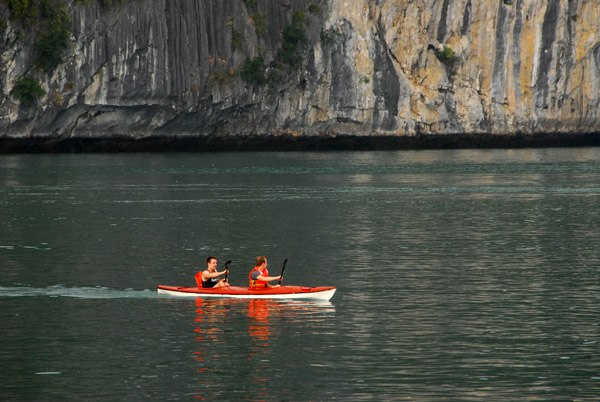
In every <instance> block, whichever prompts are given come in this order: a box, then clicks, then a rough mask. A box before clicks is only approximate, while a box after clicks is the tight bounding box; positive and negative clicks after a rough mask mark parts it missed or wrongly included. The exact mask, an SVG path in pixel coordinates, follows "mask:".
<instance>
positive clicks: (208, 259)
mask: <svg viewBox="0 0 600 402" xmlns="http://www.w3.org/2000/svg"><path fill="white" fill-rule="evenodd" d="M216 259H217V257H208V258H207V259H206V263H207V264H208V263H209V262H210V260H216Z"/></svg>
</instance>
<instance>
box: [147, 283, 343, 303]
mask: <svg viewBox="0 0 600 402" xmlns="http://www.w3.org/2000/svg"><path fill="white" fill-rule="evenodd" d="M157 291H158V293H160V294H167V295H172V296H183V297H228V298H235V299H295V300H298V299H313V300H329V299H331V298H332V297H333V294H334V293H335V291H336V288H335V287H333V286H315V287H306V286H277V287H272V288H244V287H241V286H223V287H220V288H197V287H193V288H186V287H180V286H164V285H158V288H157Z"/></svg>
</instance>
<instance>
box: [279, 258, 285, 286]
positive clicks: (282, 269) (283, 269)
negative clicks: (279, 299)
mask: <svg viewBox="0 0 600 402" xmlns="http://www.w3.org/2000/svg"><path fill="white" fill-rule="evenodd" d="M286 262H287V258H286V259H285V261H284V262H283V268H281V275H280V278H279V284H280V285H281V279H282V277H283V271H285V264H286Z"/></svg>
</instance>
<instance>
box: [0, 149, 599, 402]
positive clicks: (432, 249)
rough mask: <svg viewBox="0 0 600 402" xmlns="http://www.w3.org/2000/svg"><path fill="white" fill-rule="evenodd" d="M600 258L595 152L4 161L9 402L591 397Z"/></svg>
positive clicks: (2, 312) (1, 188)
mask: <svg viewBox="0 0 600 402" xmlns="http://www.w3.org/2000/svg"><path fill="white" fill-rule="evenodd" d="M209 255H215V256H217V258H219V261H220V262H219V264H220V266H222V263H224V262H225V261H226V260H228V259H231V260H232V261H233V262H232V264H231V266H230V270H231V274H230V281H231V283H232V284H236V285H244V284H246V283H247V278H248V272H249V271H250V269H251V268H252V266H253V260H254V257H256V256H257V255H267V257H268V258H269V269H270V272H271V273H272V274H278V273H279V270H280V269H281V265H282V263H283V260H284V259H286V258H287V259H288V263H287V265H286V270H285V273H286V275H285V280H284V282H285V283H287V284H297V285H332V286H336V287H337V288H338V291H337V293H336V295H335V296H334V297H333V299H332V300H331V302H330V303H317V304H314V303H299V302H274V301H260V300H259V301H246V300H202V299H177V298H173V297H163V296H158V295H157V293H156V291H155V289H156V285H158V284H165V285H192V284H193V283H194V280H193V276H194V274H195V273H196V272H197V271H198V270H199V269H202V268H203V267H205V262H204V261H205V260H206V258H207V257H208V256H209ZM599 267H600V149H599V148H581V149H540V150H451V151H414V152H363V153H358V152H357V153H354V152H338V153H233V154H230V153H224V154H125V155H107V154H86V155H13V156H7V155H3V156H2V157H1V158H0V273H1V275H0V323H1V324H0V365H1V367H2V370H0V400H3V401H4V400H6V401H21V400H27V401H29V400H39V401H44V400H90V401H113V400H157V401H165V400H199V399H200V400H219V401H233V400H240V401H283V400H287V401H325V400H339V401H367V400H369V401H402V400H410V401H423V402H424V401H469V400H472V401H532V400H533V401H595V400H598V398H599V397H600V354H599V353H598V350H599V349H598V347H599V345H600V327H599V323H600V278H599V269H598V268H599Z"/></svg>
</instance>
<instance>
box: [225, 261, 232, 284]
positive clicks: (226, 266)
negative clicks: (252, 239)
mask: <svg viewBox="0 0 600 402" xmlns="http://www.w3.org/2000/svg"><path fill="white" fill-rule="evenodd" d="M229 264H231V260H229V261H227V262H226V263H225V271H227V272H225V281H227V275H229Z"/></svg>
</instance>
